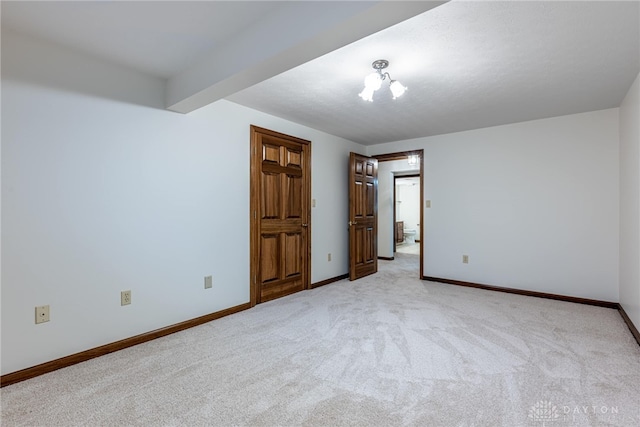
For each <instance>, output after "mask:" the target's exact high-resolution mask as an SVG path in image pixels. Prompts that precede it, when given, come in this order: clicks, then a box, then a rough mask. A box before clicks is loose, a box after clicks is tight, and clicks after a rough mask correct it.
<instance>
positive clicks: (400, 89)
mask: <svg viewBox="0 0 640 427" xmlns="http://www.w3.org/2000/svg"><path fill="white" fill-rule="evenodd" d="M389 89H391V93H392V94H393V99H396V98H399V97H401V96H402V94H403V93H405V92H406V90H407V88H406V87H404V86H402V83H400V82H399V81H397V80H394V81H392V82H391V83H390V84H389Z"/></svg>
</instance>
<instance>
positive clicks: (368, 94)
mask: <svg viewBox="0 0 640 427" xmlns="http://www.w3.org/2000/svg"><path fill="white" fill-rule="evenodd" d="M373 92H374V89H371V88H368V87H365V88H364V89H362V92H360V93H359V94H358V96H359V97H360V98H362V99H364V100H365V101H369V102H373Z"/></svg>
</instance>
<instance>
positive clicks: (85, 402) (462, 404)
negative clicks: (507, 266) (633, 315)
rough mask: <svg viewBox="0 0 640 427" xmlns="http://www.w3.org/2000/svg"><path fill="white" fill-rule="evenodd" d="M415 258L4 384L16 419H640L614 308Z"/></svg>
mask: <svg viewBox="0 0 640 427" xmlns="http://www.w3.org/2000/svg"><path fill="white" fill-rule="evenodd" d="M417 262H418V260H417V257H416V256H412V255H403V254H397V259H396V260H395V261H381V262H380V272H379V273H378V274H376V275H373V276H369V277H367V278H364V279H361V280H359V281H356V282H349V281H346V280H345V281H340V282H337V283H334V284H331V285H327V286H324V287H321V288H318V289H315V290H312V291H306V292H301V293H298V294H295V295H292V296H290V297H286V298H282V299H279V300H275V301H272V302H269V303H265V304H261V305H259V306H257V307H255V308H254V309H251V310H247V311H244V312H242V313H238V314H235V315H232V316H229V317H225V318H223V319H219V320H216V321H214V322H211V323H208V324H206V325H202V326H200V327H197V328H192V329H190V330H188V331H184V332H181V333H178V334H174V335H170V336H167V337H165V338H162V339H158V340H155V341H152V342H149V343H146V344H142V345H139V346H136V347H132V348H129V349H126V350H123V351H120V352H117V353H112V354H110V355H107V356H104V357H101V358H98V359H94V360H91V361H89V362H85V363H82V364H79V365H75V366H72V367H69V368H66V369H63V370H59V371H56V372H52V373H50V374H47V375H44V376H41V377H39V378H34V379H32V380H28V381H25V382H22V383H18V384H15V385H12V386H8V387H5V388H3V389H2V391H1V397H2V425H3V426H58V425H62V426H67V425H91V426H97V425H102V426H119V425H145V426H165V425H176V426H178V425H180V426H200V425H215V426H227V425H267V426H275V425H307V426H311V425H326V426H336V425H362V426H394V425H415V426H508V427H514V426H543V425H546V426H584V425H614V426H634V425H635V426H637V425H640V347H639V346H638V345H637V344H636V342H635V341H634V340H633V337H632V336H631V333H630V332H629V330H628V329H627V327H626V325H625V324H624V323H623V321H622V319H621V318H620V316H619V314H618V313H617V312H616V311H615V310H611V309H605V308H598V307H591V306H584V305H578V304H572V303H565V302H559V301H552V300H545V299H539V298H532V297H524V296H518V295H510V294H503V293H496V292H490V291H484V290H478V289H470V288H463V287H458V286H451V285H442V284H435V283H429V282H424V281H421V280H418V279H417V278H416V276H417Z"/></svg>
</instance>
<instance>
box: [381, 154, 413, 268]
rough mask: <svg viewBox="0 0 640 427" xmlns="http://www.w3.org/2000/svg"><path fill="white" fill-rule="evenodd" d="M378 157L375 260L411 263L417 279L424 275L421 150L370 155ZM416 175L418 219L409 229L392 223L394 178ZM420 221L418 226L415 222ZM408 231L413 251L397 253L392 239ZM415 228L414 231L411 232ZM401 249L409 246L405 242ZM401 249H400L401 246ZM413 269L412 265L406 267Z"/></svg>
mask: <svg viewBox="0 0 640 427" xmlns="http://www.w3.org/2000/svg"><path fill="white" fill-rule="evenodd" d="M373 157H374V158H376V159H378V259H380V260H384V261H391V262H394V261H395V262H398V261H400V262H402V263H403V264H405V265H411V266H413V265H415V269H416V271H418V269H419V276H418V277H419V278H422V277H423V275H424V226H423V220H424V209H423V207H424V191H423V189H424V150H413V151H403V152H397V153H389V154H379V155H375V156H373ZM400 177H402V178H406V177H411V178H417V180H418V184H416V186H415V187H418V190H417V192H418V193H419V202H418V207H417V209H418V218H419V220H418V221H416V220H415V218H414V219H413V220H412V224H415V228H414V225H412V224H411V225H409V228H407V227H405V226H404V224H402V231H400V229H399V228H400V225H398V224H396V222H397V221H396V219H397V218H396V215H397V212H396V205H397V203H396V195H395V193H396V191H395V181H396V178H400ZM418 224H420V225H418ZM405 230H407V231H408V234H409V240H411V239H413V241H415V244H412V245H411V246H412V248H411V249H412V250H413V251H414V253H412V254H407V253H404V252H397V249H396V240H398V237H399V236H398V234H404V232H405ZM413 230H415V234H414V232H413ZM400 237H402V241H403V242H406V238H407V237H406V236H404V235H402V236H400ZM405 248H407V249H408V248H409V247H408V245H407V246H405ZM403 250H404V248H403ZM410 268H411V269H413V267H410Z"/></svg>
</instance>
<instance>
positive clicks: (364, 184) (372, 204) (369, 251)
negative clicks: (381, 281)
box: [349, 153, 378, 280]
mask: <svg viewBox="0 0 640 427" xmlns="http://www.w3.org/2000/svg"><path fill="white" fill-rule="evenodd" d="M377 271H378V160H376V159H374V158H372V157H365V156H361V155H360V154H356V153H351V155H350V158H349V279H350V280H356V279H359V278H361V277H364V276H367V275H369V274H373V273H376V272H377Z"/></svg>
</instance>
